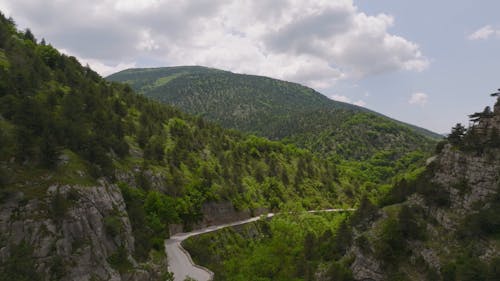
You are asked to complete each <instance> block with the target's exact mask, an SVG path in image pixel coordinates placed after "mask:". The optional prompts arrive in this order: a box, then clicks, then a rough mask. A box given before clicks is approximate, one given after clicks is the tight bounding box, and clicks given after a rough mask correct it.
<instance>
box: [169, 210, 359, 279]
mask: <svg viewBox="0 0 500 281" xmlns="http://www.w3.org/2000/svg"><path fill="white" fill-rule="evenodd" d="M345 211H354V209H326V210H317V211H309V212H310V213H319V212H345ZM273 216H274V214H273V213H269V214H267V217H268V218H271V217H273ZM260 218H261V217H260V216H259V217H253V218H250V219H246V220H242V221H237V222H233V223H227V224H221V225H214V226H210V227H206V228H202V229H199V230H195V231H192V232H186V233H178V234H175V235H173V236H172V237H170V239H167V240H166V241H165V251H166V252H167V257H168V270H169V271H171V272H173V273H174V278H175V281H184V279H185V278H186V277H187V276H189V277H191V278H194V279H195V280H198V281H209V280H212V278H213V272H212V271H210V270H209V269H208V268H204V267H202V266H199V265H196V264H195V263H194V262H193V261H192V260H191V256H190V255H189V253H188V252H187V251H186V250H184V248H182V246H181V242H182V241H184V240H185V239H187V238H189V237H191V236H195V235H200V234H203V233H207V232H212V231H216V230H219V229H222V228H225V227H230V226H235V225H241V224H246V223H249V222H253V221H257V220H259V219H260Z"/></svg>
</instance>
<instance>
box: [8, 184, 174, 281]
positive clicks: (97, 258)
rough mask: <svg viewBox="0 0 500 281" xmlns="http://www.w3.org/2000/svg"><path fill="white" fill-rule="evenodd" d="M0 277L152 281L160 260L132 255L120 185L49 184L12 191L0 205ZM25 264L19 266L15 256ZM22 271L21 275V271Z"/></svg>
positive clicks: (163, 266) (159, 270) (161, 267)
mask: <svg viewBox="0 0 500 281" xmlns="http://www.w3.org/2000/svg"><path fill="white" fill-rule="evenodd" d="M0 233H1V234H0V235H1V239H0V241H1V245H0V264H2V265H4V272H3V275H2V276H0V277H1V278H0V279H1V280H15V279H16V276H21V275H18V274H20V272H19V271H23V272H24V273H25V272H27V271H31V272H32V276H33V278H34V279H33V280H39V277H37V276H40V277H42V280H82V281H83V280H116V281H120V280H157V279H159V277H160V275H161V274H162V271H165V269H166V264H165V261H164V260H163V263H162V261H159V262H158V263H157V264H149V265H148V267H145V266H143V265H141V264H138V263H137V262H136V261H135V260H134V259H133V258H132V253H133V252H134V237H133V235H132V229H131V224H130V221H129V218H128V215H127V212H126V209H125V203H124V200H123V197H122V194H121V192H120V189H119V188H118V187H117V186H116V185H113V184H110V183H108V182H106V181H104V180H101V181H99V183H98V185H95V186H81V185H52V186H50V187H49V188H48V189H47V190H46V193H45V196H42V197H37V198H34V199H29V198H28V197H27V196H26V195H25V194H24V193H23V192H18V193H16V194H13V195H12V196H11V197H10V198H8V200H6V202H4V204H3V205H2V208H0ZM21 260H25V261H29V262H24V263H21V264H25V265H26V266H23V267H21V266H20V261H21ZM24 273H23V275H24V276H26V275H25V274H24Z"/></svg>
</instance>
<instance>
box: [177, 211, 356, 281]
mask: <svg viewBox="0 0 500 281" xmlns="http://www.w3.org/2000/svg"><path fill="white" fill-rule="evenodd" d="M291 209H294V208H291ZM345 219H346V216H345V215H342V214H315V215H313V214H306V213H302V212H300V211H299V212H297V211H291V213H290V215H279V216H276V217H274V218H273V219H271V220H270V221H258V222H255V223H252V224H247V225H244V226H241V227H238V228H235V229H231V228H228V229H223V230H221V231H217V232H214V233H208V234H203V235H200V236H195V237H192V238H190V239H188V240H186V241H184V242H183V246H184V247H185V248H186V249H187V250H188V251H189V252H190V253H191V256H192V257H193V258H194V259H195V261H196V263H198V264H201V265H204V266H207V267H208V268H210V269H211V270H213V271H214V272H215V276H216V278H217V280H248V276H252V277H253V280H313V279H312V278H313V277H314V273H315V272H316V270H317V269H318V267H319V266H320V264H322V263H324V262H327V261H331V260H332V255H335V252H336V251H338V249H344V250H345V249H346V248H347V246H348V244H346V243H349V239H350V235H351V234H350V233H349V232H348V231H347V232H346V230H348V227H347V225H346V224H345V223H344V220H345ZM332 245H333V246H334V247H332ZM335 247H336V248H335ZM339 256H340V254H339ZM333 263H336V262H333ZM333 263H332V266H331V271H329V276H330V277H331V279H329V280H352V279H350V278H352V275H351V274H350V272H349V269H348V266H347V267H346V266H345V264H344V263H340V262H339V263H336V264H335V265H333ZM335 278H338V279H335ZM341 278H345V279H341Z"/></svg>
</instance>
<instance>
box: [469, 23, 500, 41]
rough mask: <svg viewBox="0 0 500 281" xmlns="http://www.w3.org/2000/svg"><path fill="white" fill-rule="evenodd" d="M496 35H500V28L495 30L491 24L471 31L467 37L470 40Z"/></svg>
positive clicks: (484, 38)
mask: <svg viewBox="0 0 500 281" xmlns="http://www.w3.org/2000/svg"><path fill="white" fill-rule="evenodd" d="M494 35H497V36H500V30H495V29H494V28H493V27H491V25H485V26H483V27H481V28H480V29H478V30H476V31H474V32H473V33H471V34H470V35H469V36H468V37H467V38H468V39H469V40H486V39H489V38H490V37H491V36H494Z"/></svg>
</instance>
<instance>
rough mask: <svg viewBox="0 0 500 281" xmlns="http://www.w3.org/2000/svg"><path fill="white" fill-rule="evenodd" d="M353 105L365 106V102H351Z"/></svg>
mask: <svg viewBox="0 0 500 281" xmlns="http://www.w3.org/2000/svg"><path fill="white" fill-rule="evenodd" d="M353 104H355V105H357V106H363V107H364V106H366V102H364V101H363V100H358V101H355V102H353Z"/></svg>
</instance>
